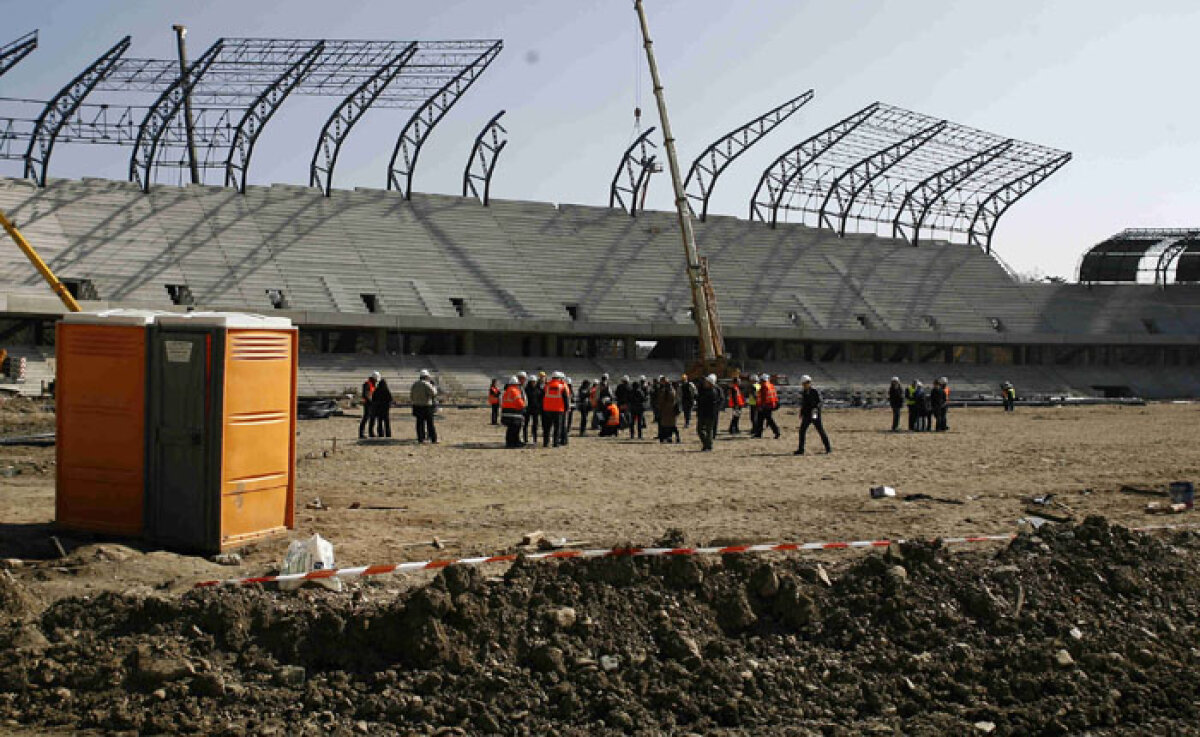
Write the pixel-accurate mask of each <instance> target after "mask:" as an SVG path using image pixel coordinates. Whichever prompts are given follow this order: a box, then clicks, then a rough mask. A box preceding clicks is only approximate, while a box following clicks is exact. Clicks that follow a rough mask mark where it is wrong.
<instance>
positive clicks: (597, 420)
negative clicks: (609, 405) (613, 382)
mask: <svg viewBox="0 0 1200 737" xmlns="http://www.w3.org/2000/svg"><path fill="white" fill-rule="evenodd" d="M594 386H595V389H596V401H595V402H593V403H592V409H593V410H594V414H593V415H592V427H604V423H605V421H606V419H607V413H606V411H605V410H604V406H603V403H604V398H605V397H608V398H609V399H612V398H613V391H612V387H611V386H610V385H609V383H608V374H600V383H599V384H597V385H594Z"/></svg>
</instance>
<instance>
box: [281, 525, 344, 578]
mask: <svg viewBox="0 0 1200 737" xmlns="http://www.w3.org/2000/svg"><path fill="white" fill-rule="evenodd" d="M333 568H337V565H336V564H335V563H334V560H333V543H331V542H329V541H328V540H326V539H325V538H323V537H321V536H320V535H313V536H312V537H310V538H308V539H307V540H293V541H292V544H291V545H289V546H288V549H287V554H286V555H284V556H283V568H282V569H281V570H280V571H279V573H280V575H287V574H289V573H310V572H312V571H323V570H330V569H333ZM309 581H312V582H314V583H319V584H321V585H322V586H324V587H325V588H327V589H329V590H331V591H341V590H342V579H340V578H337V577H331V578H314V579H309ZM305 583H307V581H302V580H293V581H280V582H279V588H280V589H282V590H283V591H295V590H296V589H298V588H300V587H301V586H303V585H304V584H305Z"/></svg>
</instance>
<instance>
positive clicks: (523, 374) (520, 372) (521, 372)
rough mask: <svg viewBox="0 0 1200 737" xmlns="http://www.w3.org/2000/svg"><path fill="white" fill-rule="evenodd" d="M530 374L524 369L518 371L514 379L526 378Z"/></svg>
mask: <svg viewBox="0 0 1200 737" xmlns="http://www.w3.org/2000/svg"><path fill="white" fill-rule="evenodd" d="M528 376H529V374H527V373H525V372H524V371H518V372H517V375H516V376H514V377H513V378H514V379H516V378H521V379H524V378H527V377H528Z"/></svg>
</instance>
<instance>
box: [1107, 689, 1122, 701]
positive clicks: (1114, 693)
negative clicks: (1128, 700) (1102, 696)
mask: <svg viewBox="0 0 1200 737" xmlns="http://www.w3.org/2000/svg"><path fill="white" fill-rule="evenodd" d="M1122 696H1124V694H1122V693H1121V692H1120V691H1118V690H1117V689H1115V688H1110V689H1109V690H1108V698H1110V699H1112V700H1113V701H1120V700H1121V697H1122Z"/></svg>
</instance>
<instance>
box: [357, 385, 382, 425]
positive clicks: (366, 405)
mask: <svg viewBox="0 0 1200 737" xmlns="http://www.w3.org/2000/svg"><path fill="white" fill-rule="evenodd" d="M381 378H383V377H382V376H380V374H379V372H378V371H376V372H375V373H373V374H371V375H370V376H368V377H367V380H366V381H364V382H363V385H362V395H361V396H362V406H363V416H362V420H360V421H359V423H358V437H360V438H365V437H367V433H370V434H371V437H375V415H374V414H372V412H371V395H372V394H374V393H375V384H376V383H377V382H378V381H379V380H380V379H381Z"/></svg>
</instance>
